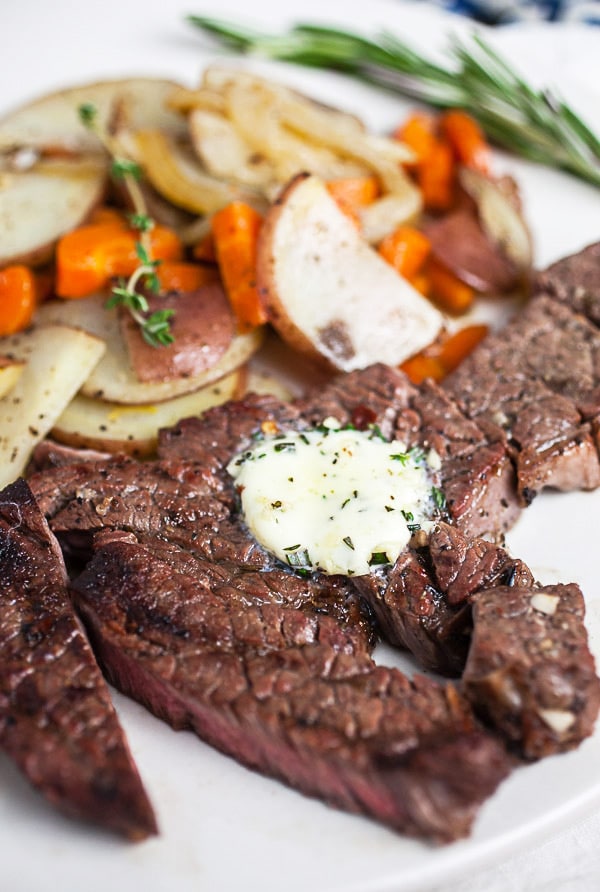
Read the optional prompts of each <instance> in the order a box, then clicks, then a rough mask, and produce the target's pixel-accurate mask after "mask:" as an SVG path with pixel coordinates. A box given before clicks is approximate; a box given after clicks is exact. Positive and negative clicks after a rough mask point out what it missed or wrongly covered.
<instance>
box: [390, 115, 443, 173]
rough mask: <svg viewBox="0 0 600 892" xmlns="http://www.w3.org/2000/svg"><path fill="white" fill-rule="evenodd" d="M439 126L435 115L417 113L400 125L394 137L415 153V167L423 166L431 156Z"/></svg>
mask: <svg viewBox="0 0 600 892" xmlns="http://www.w3.org/2000/svg"><path fill="white" fill-rule="evenodd" d="M436 131H437V124H436V120H435V118H434V116H433V115H429V114H426V113H425V112H415V113H414V114H412V115H409V117H408V118H407V119H406V120H405V121H404V122H403V123H402V124H400V126H399V127H397V128H396V130H394V132H393V134H392V135H393V137H394V138H395V139H397V140H399V141H400V142H403V143H405V144H406V145H407V146H408V147H409V148H411V149H412V150H413V152H414V153H415V159H416V160H415V165H419V164H422V163H423V162H424V161H426V160H427V158H428V157H429V155H430V154H431V150H432V148H433V146H434V145H435V143H436V142H437V136H436ZM409 166H411V165H409Z"/></svg>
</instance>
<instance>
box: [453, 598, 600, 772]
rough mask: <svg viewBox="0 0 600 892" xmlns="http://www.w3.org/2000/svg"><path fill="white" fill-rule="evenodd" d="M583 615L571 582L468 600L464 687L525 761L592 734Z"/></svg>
mask: <svg viewBox="0 0 600 892" xmlns="http://www.w3.org/2000/svg"><path fill="white" fill-rule="evenodd" d="M584 613H585V605H584V600H583V596H582V594H581V590H580V589H579V586H577V585H575V584H570V585H547V586H543V587H538V588H533V589H532V588H521V587H518V586H515V587H513V588H503V587H498V588H494V589H488V590H487V591H482V592H480V593H479V594H478V595H477V597H476V598H475V599H474V605H473V627H474V631H473V639H472V642H471V648H470V651H469V657H468V659H467V664H466V667H465V671H464V674H463V689H464V691H465V693H466V695H467V697H468V698H469V699H470V700H471V702H472V703H473V705H474V707H475V709H476V710H477V711H478V713H479V714H480V715H482V716H484V717H485V719H486V721H488V722H491V723H492V724H493V725H494V727H495V728H497V729H498V731H499V732H500V733H501V734H503V735H504V737H505V738H506V740H507V742H508V743H509V744H512V745H514V746H517V747H518V749H519V751H520V752H521V753H522V754H523V755H524V756H525V757H526V758H528V759H539V758H541V757H543V756H548V755H550V754H552V753H557V752H564V751H566V750H569V749H573V747H575V746H577V745H578V744H579V743H580V742H581V741H582V740H583V739H584V738H585V737H587V736H589V735H590V734H591V733H592V730H593V727H594V722H595V720H596V717H597V714H598V708H599V705H600V680H599V679H598V677H597V675H596V671H595V666H594V659H593V657H592V655H591V653H590V651H589V648H588V643H587V633H586V630H585V626H584V623H583V618H584Z"/></svg>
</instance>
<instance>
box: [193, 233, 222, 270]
mask: <svg viewBox="0 0 600 892" xmlns="http://www.w3.org/2000/svg"><path fill="white" fill-rule="evenodd" d="M192 254H193V256H194V258H195V259H196V260H199V261H200V262H201V263H216V262H217V255H216V252H215V239H214V236H213V234H212V232H207V233H206V235H205V236H204V238H202V239H200V241H199V242H198V243H197V244H195V245H194V247H193V249H192Z"/></svg>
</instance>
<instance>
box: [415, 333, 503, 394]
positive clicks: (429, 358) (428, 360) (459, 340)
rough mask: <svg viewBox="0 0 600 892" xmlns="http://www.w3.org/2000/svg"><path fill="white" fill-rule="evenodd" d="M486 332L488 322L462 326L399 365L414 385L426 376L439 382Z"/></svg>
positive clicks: (458, 363)
mask: <svg viewBox="0 0 600 892" xmlns="http://www.w3.org/2000/svg"><path fill="white" fill-rule="evenodd" d="M488 331H489V328H488V326H487V325H465V326H464V328H460V329H459V330H458V331H455V332H454V333H453V334H447V335H445V336H442V337H441V338H440V339H439V340H437V341H435V342H434V343H433V344H430V345H429V346H428V347H425V349H424V350H421V352H420V353H416V354H415V355H414V356H411V357H410V358H409V359H407V360H406V361H405V362H403V363H402V365H401V366H400V368H401V369H402V371H403V372H405V373H406V374H407V375H408V377H409V378H410V380H411V381H412V382H413V384H421V382H422V381H424V380H425V378H433V380H434V381H442V380H443V379H444V378H445V377H446V375H449V374H450V372H453V371H454V369H455V368H457V367H458V366H459V365H460V363H461V362H462V361H463V359H465V358H466V357H467V356H468V355H469V353H471V351H472V350H474V348H475V347H476V346H477V344H479V342H480V341H482V340H483V338H484V337H485V336H486V335H487V333H488Z"/></svg>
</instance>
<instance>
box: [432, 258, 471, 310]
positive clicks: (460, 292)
mask: <svg viewBox="0 0 600 892" xmlns="http://www.w3.org/2000/svg"><path fill="white" fill-rule="evenodd" d="M427 276H428V278H429V285H430V297H431V299H432V300H433V301H434V302H435V303H436V304H437V305H438V306H439V307H440V308H441V309H442V310H444V311H445V312H447V313H452V315H454V316H460V315H461V314H462V313H466V312H467V310H469V309H470V308H471V306H472V304H473V301H474V299H475V291H474V289H473V288H471V287H470V285H467V284H466V283H465V282H463V281H462V280H461V279H459V278H458V276H455V275H454V273H453V272H452V271H451V270H449V269H448V267H446V266H444V265H443V264H442V263H440V262H439V261H438V260H436V259H435V258H433V257H431V258H430V259H429V262H428V264H427Z"/></svg>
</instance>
